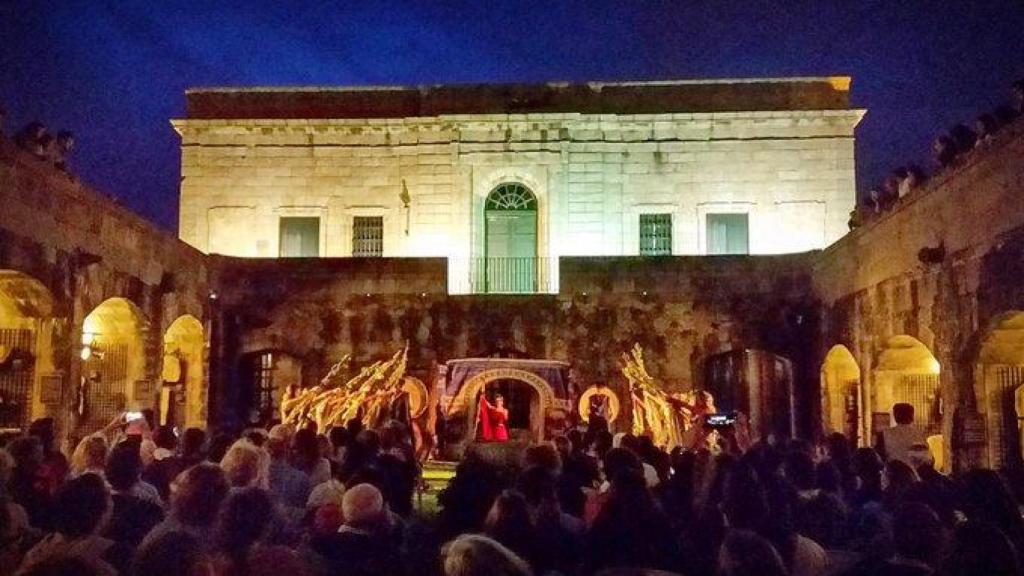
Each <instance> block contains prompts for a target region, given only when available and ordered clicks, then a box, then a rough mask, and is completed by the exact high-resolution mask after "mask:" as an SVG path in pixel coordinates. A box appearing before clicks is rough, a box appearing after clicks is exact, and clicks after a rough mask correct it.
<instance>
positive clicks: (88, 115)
mask: <svg viewBox="0 0 1024 576" xmlns="http://www.w3.org/2000/svg"><path fill="white" fill-rule="evenodd" d="M157 4H159V5H160V6H157ZM305 4H307V3H306V2H280V3H272V2H249V3H238V4H222V3H219V2H214V1H212V0H206V1H203V2H173V3H172V2H159V3H157V2H134V1H128V2H125V1H120V0H118V1H109V2H103V1H98V0H91V1H89V2H73V1H57V2H36V1H24V2H14V3H13V4H12V3H11V2H10V0H0V104H2V105H3V106H4V107H6V108H7V110H8V115H9V119H8V122H7V125H6V126H5V131H6V133H7V134H8V135H10V134H11V132H13V131H14V129H15V128H17V127H20V126H21V125H23V124H24V123H26V122H28V121H29V120H33V119H38V120H41V121H43V122H44V123H45V124H47V126H49V127H50V128H51V130H52V131H53V132H56V131H57V130H59V129H62V128H68V129H71V130H73V131H74V132H75V133H76V135H77V144H78V150H76V152H75V154H74V156H73V157H72V161H71V165H72V166H73V168H74V169H75V171H76V172H77V173H78V174H79V175H80V176H81V178H82V179H83V180H85V181H86V182H88V183H90V184H93V185H95V186H96V187H98V188H100V189H102V190H105V191H107V192H109V193H111V194H112V195H114V196H116V197H118V198H120V199H121V200H122V202H123V203H124V204H126V205H128V206H129V207H131V208H133V209H135V210H136V211H138V212H139V213H141V214H142V215H144V216H146V217H147V218H150V219H152V220H153V221H155V222H156V223H157V224H159V225H161V226H163V227H165V228H168V229H171V230H174V229H176V227H177V203H178V178H179V154H178V144H179V142H178V138H177V135H176V134H175V133H174V131H173V130H172V129H171V126H170V123H169V122H168V120H169V119H171V118H179V117H182V116H183V114H184V90H185V89H186V88H189V87H196V86H258V85H274V86H287V85H306V86H308V85H367V84H373V85H381V84H404V85H416V84H436V83H457V82H546V81H555V80H566V81H576V82H581V81H587V80H604V81H616V80H652V79H673V78H687V79H689V78H723V77H757V76H826V75H850V76H853V104H854V105H855V106H857V107H863V108H867V109H868V116H867V117H866V118H865V120H864V121H863V122H862V123H861V125H860V128H859V129H858V133H857V134H858V148H857V161H858V189H861V190H862V191H863V189H864V188H866V187H867V186H868V185H870V184H871V183H873V182H874V181H877V180H878V179H880V178H881V177H883V176H884V175H885V174H886V173H887V172H888V171H889V170H891V169H892V168H894V167H895V166H896V165H897V163H903V162H909V161H918V162H919V163H922V164H925V165H927V166H929V167H930V166H931V164H930V162H927V160H928V156H927V154H928V148H929V146H930V142H931V140H932V138H933V137H934V136H935V135H936V134H937V133H938V132H940V131H942V130H945V129H948V128H949V127H950V126H951V125H953V124H956V123H957V122H968V123H970V122H971V121H972V120H973V118H974V117H975V116H977V114H978V113H980V112H982V111H987V110H988V109H991V108H994V107H995V106H996V105H997V104H999V103H1000V102H1002V101H1004V100H1008V99H1009V85H1010V83H1011V81H1012V80H1014V79H1016V78H1021V77H1024V2H1022V1H1021V0H1005V1H1000V2H985V1H983V0H946V1H941V2H940V1H930V2H918V1H913V0H903V1H859V0H852V1H851V0H845V1H838V2H832V1H825V0H820V1H813V2H797V1H794V0H787V1H785V2H783V1H781V0H775V1H763V2H762V1H755V0H745V1H739V0H736V1H728V0H717V1H705V2H689V1H683V0H677V1H674V2H639V1H630V0H619V1H614V2H604V1H598V0H588V1H585V2H563V1H558V0H544V1H539V2H533V1H520V2H501V3H499V2H496V1H490V0H473V1H465V2H454V1H453V2H442V1H431V0H421V1H418V2H415V1H414V2H400V1H398V0H391V1H388V2H379V3H376V2H375V3H370V2H365V3H364V2H339V3H337V6H336V7H333V8H316V9H314V8H306V7H303V6H305Z"/></svg>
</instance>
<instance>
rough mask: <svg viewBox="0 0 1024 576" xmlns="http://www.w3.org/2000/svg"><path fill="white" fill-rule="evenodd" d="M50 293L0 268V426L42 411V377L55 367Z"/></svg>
mask: <svg viewBox="0 0 1024 576" xmlns="http://www.w3.org/2000/svg"><path fill="white" fill-rule="evenodd" d="M52 314H53V298H52V296H51V295H50V291H49V290H47V289H46V287H45V286H44V285H43V284H42V283H41V282H39V281H38V280H36V279H34V278H32V277H30V276H27V275H25V274H22V273H20V272H15V271H13V270H0V428H24V427H25V426H27V425H28V423H29V421H31V419H32V418H35V417H37V416H40V415H42V412H43V410H44V407H43V405H42V403H41V402H40V394H39V388H40V381H41V378H42V377H43V376H44V375H46V374H50V373H53V372H54V364H53V345H52V334H53V330H52V325H51V323H52V322H53V320H52Z"/></svg>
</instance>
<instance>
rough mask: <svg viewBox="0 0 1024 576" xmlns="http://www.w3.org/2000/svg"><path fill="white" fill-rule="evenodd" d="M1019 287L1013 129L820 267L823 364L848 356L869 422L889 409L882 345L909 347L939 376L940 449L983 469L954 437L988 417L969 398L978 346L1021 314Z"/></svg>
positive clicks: (1020, 187) (1023, 151)
mask: <svg viewBox="0 0 1024 576" xmlns="http://www.w3.org/2000/svg"><path fill="white" fill-rule="evenodd" d="M926 248H930V249H936V248H942V251H941V252H940V251H935V253H938V254H939V256H938V257H937V258H934V259H932V260H930V261H923V260H922V259H921V257H920V256H919V252H920V251H921V250H922V249H926ZM925 260H928V258H927V256H926V258H925ZM1022 278H1024V125H1022V123H1021V122H1017V123H1016V124H1015V125H1012V126H1010V127H1008V128H1007V129H1004V131H1003V133H1001V134H999V135H998V138H996V140H995V141H994V142H993V143H992V144H991V145H990V146H987V147H985V148H983V149H978V150H976V151H974V152H973V153H972V154H971V155H970V156H969V157H968V158H966V160H965V161H964V162H963V164H962V165H960V166H958V167H956V168H954V169H950V170H946V171H944V172H943V173H941V174H939V175H938V176H936V177H934V178H932V179H931V180H930V181H929V182H928V183H927V184H926V185H925V186H924V187H923V188H921V189H918V190H916V191H913V192H912V193H911V194H910V195H908V196H907V197H905V198H904V199H902V200H901V203H900V206H899V207H898V209H897V210H896V211H894V212H892V213H889V214H886V215H885V216H884V217H883V218H881V219H880V220H879V221H877V222H873V223H871V224H869V225H868V226H865V227H864V228H860V229H857V230H855V231H853V232H852V233H850V234H849V235H847V236H846V237H844V238H843V239H842V240H840V241H839V242H837V243H836V244H835V245H833V246H831V247H830V248H828V249H827V250H825V251H824V253H823V254H822V255H821V257H820V258H818V259H817V261H816V263H815V268H814V281H815V291H816V293H817V295H818V296H819V298H820V299H821V300H822V304H823V331H822V339H821V342H820V347H819V357H820V358H824V356H825V353H826V352H827V351H828V349H829V347H831V346H833V345H835V344H842V345H845V346H846V347H847V348H849V350H850V351H851V352H852V353H853V356H854V357H855V359H856V360H857V363H858V365H859V367H860V370H861V380H862V386H863V392H864V399H865V404H866V406H865V407H864V408H865V412H866V413H864V414H862V417H864V418H865V419H866V420H867V421H870V414H871V412H877V413H887V412H888V411H889V406H885V405H883V404H882V403H881V397H882V396H883V394H882V391H880V390H879V382H878V377H877V376H878V375H877V374H876V373H875V370H876V369H877V368H878V366H879V358H880V355H881V353H882V351H883V350H884V348H885V345H886V342H887V341H888V340H889V339H890V338H891V337H893V336H896V335H908V336H912V337H914V338H916V339H917V340H919V341H920V342H922V343H923V344H924V345H925V346H927V347H928V348H929V349H930V350H931V352H932V353H933V354H934V356H935V357H936V359H937V360H938V362H939V364H940V366H941V372H940V379H941V388H942V396H943V404H944V407H945V410H944V435H945V437H946V442H947V449H953V452H954V457H955V464H956V465H958V466H959V465H965V464H966V463H967V462H968V461H969V460H973V461H979V459H981V448H980V447H979V446H978V445H976V444H975V445H972V446H968V445H967V444H968V440H971V438H969V436H971V434H964V433H963V432H962V430H960V428H961V424H960V421H961V419H966V420H971V414H973V413H974V412H975V410H978V409H980V410H981V411H982V412H985V411H986V407H985V406H984V405H983V404H984V403H983V402H982V403H979V402H978V401H977V399H976V398H975V387H976V382H977V380H978V379H977V376H976V373H977V370H976V364H977V363H978V361H979V360H978V352H979V348H980V346H981V342H982V341H983V340H984V339H985V337H986V335H987V334H989V333H990V330H991V329H992V327H993V322H994V321H995V320H996V319H997V318H999V317H1000V316H1001V315H1003V314H1005V313H1007V312H1011V311H1014V310H1024V282H1022ZM954 414H956V415H957V416H956V418H954ZM954 420H956V426H954ZM974 439H975V440H977V438H974Z"/></svg>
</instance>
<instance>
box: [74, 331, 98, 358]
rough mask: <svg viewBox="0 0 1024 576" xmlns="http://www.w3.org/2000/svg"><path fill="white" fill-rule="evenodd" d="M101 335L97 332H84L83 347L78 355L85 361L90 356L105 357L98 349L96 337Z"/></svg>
mask: <svg viewBox="0 0 1024 576" xmlns="http://www.w3.org/2000/svg"><path fill="white" fill-rule="evenodd" d="M97 336H99V334H97V333H96V332H82V349H81V350H80V351H79V352H78V357H79V358H81V359H82V360H83V361H85V360H88V359H90V358H93V357H95V358H99V359H101V360H102V359H103V352H100V351H99V350H97V349H96V337H97Z"/></svg>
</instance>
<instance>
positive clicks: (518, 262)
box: [448, 257, 556, 294]
mask: <svg viewBox="0 0 1024 576" xmlns="http://www.w3.org/2000/svg"><path fill="white" fill-rule="evenodd" d="M554 264H556V261H555V260H554V259H553V258H525V257H506V258H483V257H479V258H453V259H450V260H449V264H448V265H449V269H448V274H449V292H450V293H452V294H547V293H551V292H554V291H555V283H554V282H553V278H552V277H553V271H552V265H554Z"/></svg>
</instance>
